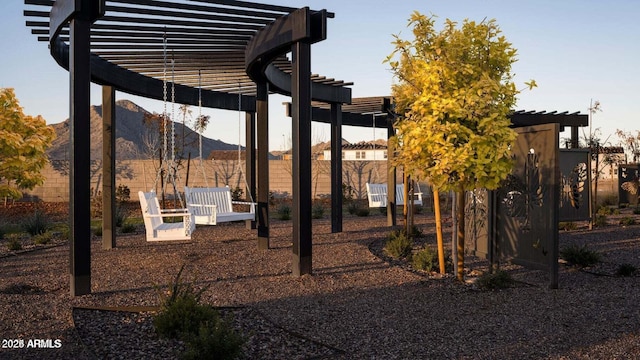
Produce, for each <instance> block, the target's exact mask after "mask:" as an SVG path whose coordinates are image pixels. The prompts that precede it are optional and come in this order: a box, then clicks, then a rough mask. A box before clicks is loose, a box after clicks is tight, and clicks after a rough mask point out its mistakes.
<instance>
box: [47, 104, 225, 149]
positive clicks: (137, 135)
mask: <svg viewBox="0 0 640 360" xmlns="http://www.w3.org/2000/svg"><path fill="white" fill-rule="evenodd" d="M115 111H116V125H115V131H116V134H115V137H116V154H115V155H116V159H117V160H134V159H149V158H151V157H157V156H159V155H158V149H160V148H162V143H163V141H162V136H161V135H160V131H159V128H158V125H157V124H156V125H154V123H153V122H148V121H147V122H146V123H145V116H146V117H149V116H153V115H154V114H152V113H150V112H149V111H147V110H145V109H144V108H142V107H141V106H139V105H137V104H135V103H134V102H132V101H130V100H126V99H121V100H118V101H116V109H115ZM155 115H157V114H155ZM90 121H91V130H90V131H91V133H90V142H91V159H92V160H100V159H102V105H92V106H91V109H90ZM174 125H175V143H176V148H177V149H178V154H177V156H182V157H183V158H187V157H188V156H189V153H191V157H192V158H197V157H199V146H198V133H197V132H195V131H193V130H191V129H190V128H189V127H187V126H185V125H183V124H182V123H181V122H178V121H174ZM51 126H52V127H53V129H54V130H55V132H56V135H57V136H56V139H55V140H54V141H53V143H52V144H51V147H49V149H48V150H47V155H48V156H49V159H50V160H68V159H69V154H68V152H69V143H70V134H69V131H70V129H69V119H66V120H65V121H63V122H61V123H57V124H52V125H51ZM180 149H182V151H180ZM237 149H238V145H233V144H228V143H225V142H223V141H221V140H214V139H210V138H207V137H205V136H203V137H202V156H203V157H204V158H207V157H208V156H209V154H210V153H211V151H213V150H237ZM154 150H155V151H154Z"/></svg>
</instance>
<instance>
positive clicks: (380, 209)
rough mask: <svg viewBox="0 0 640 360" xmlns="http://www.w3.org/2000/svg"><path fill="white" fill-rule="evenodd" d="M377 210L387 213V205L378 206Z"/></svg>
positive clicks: (383, 213)
mask: <svg viewBox="0 0 640 360" xmlns="http://www.w3.org/2000/svg"><path fill="white" fill-rule="evenodd" d="M378 210H379V211H380V214H382V215H387V207H386V206H383V207H381V208H378Z"/></svg>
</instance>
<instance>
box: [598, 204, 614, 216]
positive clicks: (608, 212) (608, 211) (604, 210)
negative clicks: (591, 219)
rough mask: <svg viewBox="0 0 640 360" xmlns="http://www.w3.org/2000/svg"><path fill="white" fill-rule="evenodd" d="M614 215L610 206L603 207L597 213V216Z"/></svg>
mask: <svg viewBox="0 0 640 360" xmlns="http://www.w3.org/2000/svg"><path fill="white" fill-rule="evenodd" d="M612 213H613V211H612V210H611V208H610V207H608V206H601V207H600V208H598V211H597V212H596V214H598V215H611V214H612Z"/></svg>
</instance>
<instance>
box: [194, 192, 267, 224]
mask: <svg viewBox="0 0 640 360" xmlns="http://www.w3.org/2000/svg"><path fill="white" fill-rule="evenodd" d="M184 197H185V199H186V202H187V208H188V209H189V211H190V212H191V213H192V214H193V217H194V221H195V223H196V224H199V225H217V224H218V223H222V222H228V221H240V220H255V218H256V214H255V213H256V207H255V205H256V204H255V203H253V202H245V201H232V199H231V190H230V189H229V188H228V187H209V188H207V187H202V188H200V187H199V188H190V187H187V186H185V187H184ZM233 205H248V206H249V212H239V211H233Z"/></svg>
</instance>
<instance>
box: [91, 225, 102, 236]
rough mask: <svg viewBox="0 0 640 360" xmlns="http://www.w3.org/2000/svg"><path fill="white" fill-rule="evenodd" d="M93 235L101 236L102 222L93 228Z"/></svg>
mask: <svg viewBox="0 0 640 360" xmlns="http://www.w3.org/2000/svg"><path fill="white" fill-rule="evenodd" d="M93 235H95V236H102V224H100V225H99V226H96V227H94V228H93Z"/></svg>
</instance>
